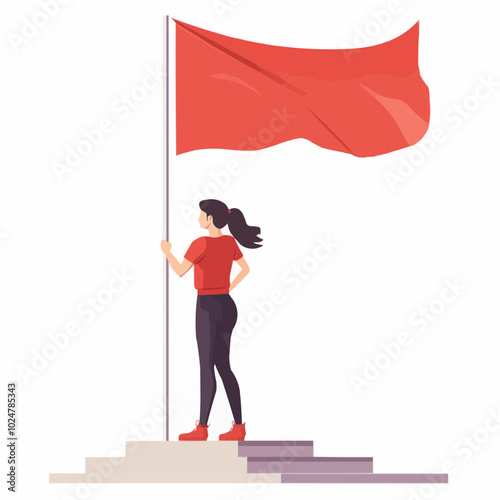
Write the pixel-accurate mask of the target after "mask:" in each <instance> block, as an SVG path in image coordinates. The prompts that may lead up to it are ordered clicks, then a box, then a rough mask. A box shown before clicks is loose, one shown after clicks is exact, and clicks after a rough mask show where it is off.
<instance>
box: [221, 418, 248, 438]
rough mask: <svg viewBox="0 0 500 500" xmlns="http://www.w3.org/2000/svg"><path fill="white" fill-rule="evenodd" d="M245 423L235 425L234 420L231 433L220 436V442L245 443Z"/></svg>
mask: <svg viewBox="0 0 500 500" xmlns="http://www.w3.org/2000/svg"><path fill="white" fill-rule="evenodd" d="M245 435H246V431H245V423H242V424H235V423H234V420H233V426H232V427H231V430H230V431H229V432H226V433H224V434H220V435H219V441H245Z"/></svg>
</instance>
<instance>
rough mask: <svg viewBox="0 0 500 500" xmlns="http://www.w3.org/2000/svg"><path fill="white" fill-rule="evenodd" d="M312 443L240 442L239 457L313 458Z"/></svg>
mask: <svg viewBox="0 0 500 500" xmlns="http://www.w3.org/2000/svg"><path fill="white" fill-rule="evenodd" d="M313 454H314V450H313V442H312V441H238V456H239V457H271V458H276V457H277V458H278V459H279V458H293V457H312V456H313Z"/></svg>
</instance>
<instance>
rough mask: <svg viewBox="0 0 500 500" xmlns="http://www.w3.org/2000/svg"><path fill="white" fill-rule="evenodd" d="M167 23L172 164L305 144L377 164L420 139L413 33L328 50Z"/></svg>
mask: <svg viewBox="0 0 500 500" xmlns="http://www.w3.org/2000/svg"><path fill="white" fill-rule="evenodd" d="M176 23H177V29H176V73H177V76H176V80H177V81H176V94H177V97H176V106H177V154H181V153H185V152H188V151H193V150H196V149H206V148H220V149H236V150H255V149H263V148H266V147H269V146H273V145H275V144H279V143H281V142H284V141H289V140H291V139H297V138H305V139H308V140H309V141H311V142H313V143H314V144H317V145H318V146H321V147H323V148H327V149H332V150H335V151H342V152H344V153H350V154H352V155H355V156H362V157H364V156H376V155H380V154H384V153H388V152H390V151H395V150H397V149H401V148H405V147H408V146H411V145H413V144H415V143H417V142H418V141H419V140H420V139H421V138H422V137H423V135H424V134H425V132H426V131H427V128H428V126H429V115H430V105H429V89H428V88H427V85H426V84H425V83H424V81H423V80H422V78H421V76H420V71H419V68H418V35H419V25H418V23H416V24H415V25H414V26H413V27H412V28H410V29H409V30H408V31H407V32H406V33H404V34H403V35H401V36H399V37H398V38H395V39H394V40H391V41H389V42H386V43H382V44H380V45H375V46H372V47H366V48H360V49H334V50H330V49H301V48H291V47H279V46H275V45H264V44H261V43H254V42H249V41H246V40H240V39H238V38H231V37H228V36H224V35H220V34H218V33H213V32H211V31H207V30H203V29H201V28H197V27H196V26H191V25H189V24H186V23H183V22H180V21H176Z"/></svg>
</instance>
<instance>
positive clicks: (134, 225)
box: [0, 0, 500, 500]
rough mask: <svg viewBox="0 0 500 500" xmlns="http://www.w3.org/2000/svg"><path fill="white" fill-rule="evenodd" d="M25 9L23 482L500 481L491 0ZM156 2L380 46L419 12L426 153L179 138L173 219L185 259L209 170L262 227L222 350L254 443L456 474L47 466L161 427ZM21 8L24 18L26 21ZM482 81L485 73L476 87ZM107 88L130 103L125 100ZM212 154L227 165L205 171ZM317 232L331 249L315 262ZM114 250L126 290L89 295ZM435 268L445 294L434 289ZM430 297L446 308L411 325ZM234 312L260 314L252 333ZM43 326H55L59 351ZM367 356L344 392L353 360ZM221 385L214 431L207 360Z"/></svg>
mask: <svg viewBox="0 0 500 500" xmlns="http://www.w3.org/2000/svg"><path fill="white" fill-rule="evenodd" d="M224 5H226V7H227V8H226V9H225V10H224V9H223V6H224ZM217 6H219V10H218V9H217ZM389 9H391V10H392V13H390V12H389ZM381 11H385V13H381ZM40 12H43V11H42V10H41V6H40V3H38V2H37V1H26V0H24V1H18V2H9V3H8V4H5V3H4V4H3V7H2V16H0V18H1V21H0V23H1V45H0V51H1V57H2V67H3V71H4V73H3V77H2V80H1V86H2V92H1V94H0V96H1V97H0V98H1V116H2V137H3V145H2V149H1V155H2V160H1V178H0V189H1V192H0V204H1V205H0V235H1V236H0V290H1V292H0V293H1V296H0V300H1V304H2V306H1V315H0V318H1V333H2V350H1V352H2V375H3V376H2V380H3V381H4V382H3V386H2V390H3V391H5V392H6V386H5V382H6V381H7V380H17V382H18V384H19V388H18V400H19V406H18V416H19V422H18V423H19V427H18V433H19V436H20V440H19V447H18V453H19V476H18V495H19V498H23V499H24V498H26V499H29V498H35V497H36V498H61V499H63V498H66V499H67V498H96V499H97V498H133V497H134V498H135V497H136V496H137V495H143V494H147V495H148V496H149V497H151V498H165V497H166V496H171V495H172V496H174V495H179V494H181V492H182V494H188V495H195V494H200V495H201V494H202V495H203V496H204V497H206V498H214V499H215V498H217V499H220V498H227V499H234V500H236V499H246V498H259V499H265V498H302V497H303V495H304V494H307V495H309V494H313V495H315V496H317V497H321V498H332V497H333V496H334V495H342V498H352V499H361V498H366V497H367V496H368V497H369V498H371V499H384V500H387V499H394V500H405V499H408V498H441V499H454V500H455V499H466V498H471V497H477V496H479V495H481V494H486V493H488V496H489V497H492V498H493V497H495V496H498V491H499V487H498V482H497V480H496V479H495V475H498V468H499V465H500V463H499V462H500V460H499V455H498V452H499V446H498V444H499V440H500V432H498V430H497V429H500V424H493V420H492V419H491V417H489V415H491V414H492V413H494V414H496V415H497V418H499V419H500V416H498V415H499V412H500V399H499V397H498V380H499V375H500V373H499V372H500V370H499V363H498V341H497V338H498V335H499V319H498V303H499V299H500V288H499V285H498V283H499V280H500V273H499V265H498V255H499V254H500V241H499V238H498V214H499V209H500V206H499V205H500V199H499V197H498V182H499V180H500V174H499V161H498V146H497V144H498V134H499V125H498V113H499V98H498V93H499V87H498V82H499V81H500V70H499V67H498V59H499V57H498V56H499V54H498V50H497V48H498V46H499V42H500V40H499V38H500V35H499V31H498V26H497V19H498V9H497V7H496V6H495V4H494V3H493V2H486V1H476V2H462V3H460V5H459V4H458V3H457V2H452V1H451V0H450V1H444V0H443V1H440V2H424V1H423V0H422V1H418V0H415V1H405V0H401V1H400V2H399V3H398V2H392V3H391V2H387V1H386V0H380V1H375V2H367V1H363V2H360V1H358V2H346V1H342V2H332V1H315V0H309V1H308V2H298V1H290V0H288V1H285V0H281V1H273V2H269V1H264V0H241V1H237V0H231V2H230V1H229V0H225V1H222V2H218V3H217V2H214V1H212V0H204V1H191V2H186V1H184V2H182V1H163V2H160V1H153V0H149V1H147V2H138V1H129V2H119V1H117V0H108V1H107V2H102V1H97V0H86V1H85V2H83V1H78V0H72V1H68V2H67V3H66V4H65V5H59V9H58V12H56V13H54V14H53V16H52V17H51V18H50V19H49V21H48V22H47V23H46V24H45V25H44V26H41V27H39V28H37V27H36V26H35V28H34V29H33V28H31V31H29V28H26V27H25V25H26V23H27V22H31V21H34V18H36V16H39V17H38V18H36V19H37V20H38V22H39V24H40V19H41V20H42V21H43V15H42V17H40ZM388 13H389V14H388ZM166 14H170V15H171V16H172V17H175V18H178V19H181V20H183V21H186V22H188V23H191V24H195V25H197V26H200V27H203V28H206V29H209V30H213V31H217V32H220V33H223V34H227V35H230V36H235V37H239V38H244V39H249V40H253V41H258V42H264V43H269V44H276V45H286V46H298V47H314V48H344V47H347V46H354V47H356V46H361V45H372V44H376V43H381V42H384V41H387V40H390V39H392V38H394V37H396V36H398V35H400V34H401V33H403V32H404V31H406V30H407V29H408V28H409V27H411V26H412V25H413V24H414V23H415V22H416V21H417V20H420V23H421V24H420V69H421V74H422V77H423V79H424V80H425V82H426V83H427V84H428V86H429V88H430V94H431V110H432V118H431V124H430V129H429V132H428V134H427V136H426V139H424V141H426V140H427V142H426V144H427V145H428V149H427V151H430V152H425V153H424V152H422V147H423V146H422V144H423V143H422V142H421V143H420V144H419V145H416V146H414V147H412V148H408V149H406V150H403V151H398V152H394V153H391V154H388V155H384V156H380V157H377V158H366V159H360V158H354V157H351V156H348V155H345V154H342V153H337V152H333V151H327V150H323V149H321V148H319V147H316V146H314V145H312V144H311V143H309V142H307V141H305V140H296V141H293V142H289V143H284V144H281V145H278V146H276V147H273V148H271V149H267V150H263V151H260V152H258V154H256V155H254V156H253V157H251V161H248V158H249V154H248V153H243V152H231V151H220V150H212V151H197V152H193V153H188V154H185V155H182V156H180V157H178V158H174V159H172V168H171V170H172V172H171V186H172V193H171V194H172V197H171V202H170V206H171V211H172V214H171V223H172V225H171V238H170V239H171V241H172V242H173V251H174V253H175V254H176V255H178V256H179V257H182V255H183V253H184V252H185V250H186V248H187V246H188V245H189V243H190V242H191V241H192V240H193V239H194V238H196V237H198V236H201V235H202V234H203V233H202V232H201V230H200V229H199V227H198V225H197V222H196V217H197V215H196V214H195V213H194V212H193V213H194V215H193V214H192V213H188V215H186V212H185V211H183V210H184V209H185V207H186V206H193V199H194V198H195V196H196V195H197V193H198V192H199V191H202V192H203V191H204V190H208V191H206V192H207V194H209V196H207V197H216V198H220V199H222V200H223V201H225V202H226V203H227V204H228V205H229V206H230V207H238V208H240V209H242V210H243V212H244V213H245V215H246V217H247V220H248V222H249V223H250V224H254V225H258V226H260V227H261V228H262V237H263V238H264V246H263V247H262V248H261V249H258V250H246V251H245V257H246V258H247V260H248V262H249V264H250V267H251V269H252V271H251V274H250V275H249V277H248V278H247V279H245V280H244V282H243V283H242V284H241V285H240V286H238V287H237V289H235V291H234V292H233V294H232V295H233V297H234V299H235V301H236V303H237V305H238V308H239V314H240V323H239V325H238V326H237V328H236V329H235V333H234V337H235V339H234V340H233V342H234V344H233V353H232V365H233V369H234V371H235V373H236V375H237V377H238V379H239V381H240V386H241V391H242V404H243V419H244V420H245V421H246V423H247V438H248V439H312V440H314V442H315V454H316V455H319V456H346V455H347V456H373V457H375V462H374V464H375V471H376V472H434V471H440V470H442V467H443V463H444V462H448V465H450V464H451V465H452V466H453V467H452V474H451V475H450V484H449V485H447V486H443V487H439V488H437V489H436V488H434V487H432V486H431V487H430V488H429V487H426V488H424V489H421V488H419V487H418V486H412V485H363V486H361V485H266V486H264V487H256V486H251V485H249V486H245V485H210V486H205V485H103V486H100V487H97V488H92V489H90V490H89V491H83V490H79V489H76V488H75V485H71V484H69V485H49V484H48V474H49V472H83V469H84V457H89V456H110V455H111V454H122V453H123V452H124V441H125V440H126V439H133V438H134V437H133V436H135V435H137V433H138V432H139V433H141V436H142V438H143V439H148V440H160V439H162V432H163V423H162V422H161V421H160V419H158V418H156V420H155V419H154V418H153V416H156V415H157V414H158V411H160V412H161V400H162V398H163V368H162V356H163V352H162V351H163V335H164V333H163V326H162V324H163V323H162V322H163V319H162V318H163V312H162V311H163V292H162V289H163V285H162V279H163V269H164V257H163V255H162V253H161V251H160V239H161V238H162V237H163V234H164V226H163V200H162V191H163V190H162V183H163V158H162V151H163V147H164V143H163V136H162V133H163V132H162V119H163V118H162V114H163V111H162V106H163V96H162V84H160V83H157V85H156V86H154V85H152V86H153V87H154V88H151V89H150V90H148V91H146V92H142V91H141V90H140V89H139V90H137V87H138V86H139V87H140V86H141V82H142V81H143V79H144V77H145V76H146V74H148V72H151V71H153V72H154V69H155V68H156V67H157V66H158V65H159V66H160V67H161V65H162V56H163V51H162V38H163V29H162V24H163V18H162V16H164V15H166ZM25 18H26V19H27V20H28V21H26V19H25ZM23 29H24V33H26V30H28V31H29V32H30V38H27V37H26V38H25V39H24V42H20V41H19V40H20V38H19V37H20V36H23V35H22V34H23ZM362 34H364V36H362ZM16 37H17V38H16ZM488 79H489V80H490V81H493V82H496V83H495V84H494V86H492V87H491V88H490V90H487V88H486V87H485V86H484V83H481V82H484V81H487V80H488ZM495 85H496V86H495ZM141 92H142V93H141ZM124 94H134V95H136V96H140V98H141V99H142V100H141V101H140V102H136V101H134V102H133V103H132V104H133V106H134V107H133V108H132V107H130V106H129V105H124V104H120V101H121V100H122V99H123V95H124ZM475 94H477V95H479V96H481V99H477V97H475ZM460 110H462V111H460ZM460 113H462V115H461V114H460ZM102 120H108V121H109V122H111V123H112V125H111V128H112V131H110V132H109V133H107V134H105V136H104V139H103V140H102V143H101V144H99V145H97V146H95V147H94V148H93V149H92V151H90V153H89V154H88V155H87V156H86V157H85V158H84V159H83V160H82V161H81V163H80V164H78V165H77V166H75V167H74V168H73V169H72V170H71V171H70V172H66V173H64V175H62V177H61V178H58V176H57V175H56V173H55V170H54V164H55V163H56V162H64V161H65V157H66V155H67V154H68V148H75V147H77V145H78V144H79V143H81V141H82V140H83V139H84V138H85V136H84V134H85V131H89V130H91V129H94V128H95V127H97V126H98V125H99V123H100V122H101V121H102ZM266 120H267V119H266ZM266 120H264V122H263V127H264V126H266ZM109 122H108V123H109ZM440 131H441V132H440ZM433 134H435V136H436V137H437V136H439V137H441V140H440V141H439V143H437V142H436V141H434V142H433V140H432V137H433ZM229 162H235V163H233V165H234V164H237V168H238V169H239V173H238V174H236V175H232V176H231V177H230V181H229V182H228V183H227V185H226V186H223V187H221V186H220V185H219V186H218V185H217V184H214V176H217V174H218V173H219V174H218V175H219V177H218V178H219V179H221V178H222V177H221V174H220V172H221V171H223V170H224V169H226V168H227V165H228V163H229ZM404 162H406V163H407V164H412V163H413V165H416V166H415V168H414V170H413V171H411V170H410V169H408V168H407V169H406V170H405V172H404V174H405V177H401V178H400V179H401V180H402V182H399V183H398V184H397V185H395V187H394V186H393V189H391V186H390V184H389V182H388V180H387V176H388V172H393V173H396V174H397V175H399V174H398V169H400V168H401V164H402V163H404ZM417 164H418V165H417ZM214 186H215V189H216V192H215V193H214V192H213V191H210V190H211V189H214ZM214 194H216V196H213V195H214ZM318 238H325V239H327V238H331V239H332V240H333V241H335V242H337V243H338V244H339V246H338V248H337V249H335V250H334V252H333V253H332V254H331V255H330V256H329V257H328V258H327V259H326V260H324V261H322V262H319V263H316V264H317V265H315V264H314V262H313V261H312V260H311V258H312V257H313V256H314V252H315V248H316V246H317V244H318ZM304 265H305V266H306V268H308V269H310V270H312V269H314V270H313V271H312V272H309V273H308V274H307V278H304V279H301V280H300V282H299V285H298V286H297V287H296V288H294V287H293V286H292V285H291V283H289V282H288V281H287V279H286V276H289V274H287V273H290V271H291V270H292V268H293V266H304ZM122 271H125V274H126V275H128V276H130V277H131V278H130V280H129V281H128V282H127V286H126V287H125V288H123V290H122V291H121V292H119V293H114V294H113V295H109V294H108V293H107V292H105V291H104V292H103V290H105V289H106V288H107V286H108V283H109V281H110V279H111V278H112V277H113V274H112V273H113V272H115V273H116V272H118V273H121V272H122ZM192 279H193V278H192V275H191V273H190V275H188V276H186V277H184V278H183V279H182V280H180V279H178V278H177V277H176V276H172V280H171V282H172V283H171V295H172V297H171V309H172V318H171V364H170V374H171V420H170V429H171V439H176V438H177V435H178V434H179V433H180V432H186V431H189V430H191V429H192V428H193V427H194V422H195V420H196V419H197V418H198V401H199V388H198V377H199V372H198V358H197V351H196V342H195V336H194V305H195V298H196V296H195V291H194V289H193V282H192ZM446 280H450V281H452V282H453V281H456V282H457V283H459V284H460V285H461V287H462V291H461V292H460V293H459V295H458V296H455V300H454V301H453V302H452V303H450V304H444V305H443V303H442V302H439V300H440V299H439V298H440V296H441V293H442V291H443V289H444V288H445V287H446V284H445V281H446ZM274 289H279V290H281V292H282V294H283V296H284V302H283V303H282V304H279V305H276V306H275V308H274V310H273V311H272V312H271V313H270V314H268V316H267V317H263V316H261V319H262V321H259V320H258V318H259V316H258V306H257V305H256V303H259V304H263V303H265V301H266V300H268V299H269V298H270V297H271V292H272V291H273V290H274ZM99 294H100V295H99ZM98 295H99V297H101V298H102V297H106V298H110V297H111V302H110V303H109V304H108V305H106V306H105V307H103V310H102V311H100V312H99V313H97V314H96V315H95V317H93V318H92V319H91V321H88V320H89V319H90V317H89V316H88V315H82V314H81V313H82V309H81V308H82V307H83V308H84V310H85V308H86V307H87V306H85V303H86V301H87V300H88V298H89V297H90V298H91V297H96V296H98ZM447 297H450V295H447ZM431 303H432V304H433V307H434V310H438V311H439V314H435V315H434V316H433V318H432V319H433V321H432V322H430V321H425V322H423V321H422V320H421V322H420V323H415V316H414V315H415V314H417V315H419V314H420V312H419V310H420V309H419V308H421V307H424V308H428V307H429V305H430V304H431ZM78 311H80V314H79V312H78ZM256 311H257V312H256ZM252 314H253V316H252ZM252 317H253V320H251V318H252ZM412 317H413V322H412V321H411V318H412ZM249 321H253V322H254V324H257V326H255V327H250V329H248V328H247V329H246V330H245V329H244V327H242V325H243V323H244V322H247V323H248V322H249ZM72 322H74V323H77V326H78V327H79V330H78V332H79V333H78V334H77V335H74V336H73V337H71V338H69V337H68V336H67V335H65V334H62V333H61V332H63V331H64V330H65V328H68V324H71V323H72ZM423 324H425V325H426V328H424V327H423ZM416 325H420V326H421V328H418V327H417V326H416ZM421 330H422V331H421ZM401 332H407V334H408V336H410V338H411V339H412V340H411V344H410V345H406V346H404V347H402V348H399V349H396V350H395V352H397V355H394V359H389V358H387V356H386V355H384V354H383V353H384V350H383V347H382V345H383V344H384V345H387V344H390V343H391V342H394V341H395V340H396V339H397V338H398V336H399V335H400V334H401ZM58 334H59V335H58ZM56 337H57V338H59V339H60V342H62V344H61V345H62V346H63V347H61V348H56V349H55V351H54V347H53V345H54V341H53V339H54V338H56ZM64 339H66V340H64ZM50 345H52V347H47V346H50ZM393 348H394V346H393ZM44 353H45V354H44ZM47 354H48V356H51V357H52V359H47ZM388 359H389V361H387V360H388ZM384 361H385V362H386V364H385V368H384V369H382V370H379V372H378V373H375V375H373V373H372V377H371V378H372V380H371V381H368V382H367V383H366V385H365V386H364V387H363V388H362V389H361V390H359V391H357V390H356V389H355V387H354V385H353V376H358V377H363V376H364V375H366V374H364V370H366V366H368V363H374V362H377V363H378V364H379V365H380V363H383V362H384ZM28 369H31V370H33V371H32V372H29V371H27V370H28ZM372 371H373V369H372ZM27 374H28V375H27ZM218 387H219V391H218V393H217V395H216V399H215V403H214V406H213V411H212V414H211V417H210V422H211V427H210V429H209V430H210V437H209V439H217V436H218V434H219V433H220V432H225V431H227V430H229V428H230V424H231V420H232V416H231V414H230V410H229V406H228V404H227V401H226V398H225V394H224V392H223V388H222V384H221V382H220V379H218ZM5 392H4V394H5ZM2 400H3V401H5V397H2ZM159 409H160V410H159ZM1 414H2V420H1V426H2V432H3V433H4V434H5V433H6V430H5V429H6V427H5V425H6V424H5V410H2V411H1ZM487 424H491V425H489V426H488V429H489V430H485V425H487ZM467 436H470V437H471V438H470V439H471V441H470V442H469V443H468V444H466V442H465V441H464V439H466V437H467ZM4 450H6V448H4ZM0 460H2V461H4V462H3V463H5V464H6V451H4V452H3V453H2V457H0ZM4 478H5V476H4ZM0 487H1V488H2V489H3V490H6V487H7V485H6V483H4V484H2V485H1V486H0ZM417 495H418V496H417Z"/></svg>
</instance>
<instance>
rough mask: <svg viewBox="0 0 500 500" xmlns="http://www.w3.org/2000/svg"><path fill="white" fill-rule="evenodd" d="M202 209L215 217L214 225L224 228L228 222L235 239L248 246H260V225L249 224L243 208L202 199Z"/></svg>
mask: <svg viewBox="0 0 500 500" xmlns="http://www.w3.org/2000/svg"><path fill="white" fill-rule="evenodd" d="M200 209H201V210H202V211H203V212H205V213H206V214H207V217H208V216H209V215H211V216H212V217H213V222H214V226H215V227H217V228H219V229H222V228H223V227H224V226H225V225H226V224H227V225H228V227H229V231H230V233H231V234H232V235H233V236H234V239H235V240H236V241H237V242H238V243H239V244H240V245H243V246H244V247H246V248H259V247H261V246H262V245H259V244H258V243H257V242H258V241H262V238H259V237H258V236H257V235H258V234H260V227H256V226H249V225H248V224H247V223H246V221H245V217H244V216H243V214H242V213H241V210H239V209H237V208H231V210H229V208H228V207H227V205H226V204H225V203H222V201H219V200H202V201H200Z"/></svg>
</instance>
